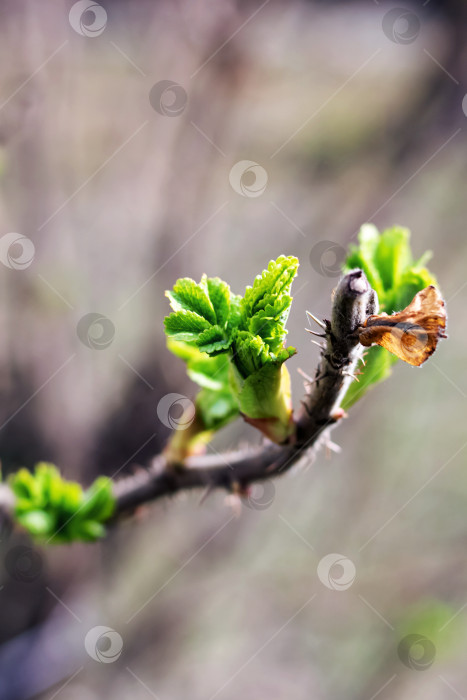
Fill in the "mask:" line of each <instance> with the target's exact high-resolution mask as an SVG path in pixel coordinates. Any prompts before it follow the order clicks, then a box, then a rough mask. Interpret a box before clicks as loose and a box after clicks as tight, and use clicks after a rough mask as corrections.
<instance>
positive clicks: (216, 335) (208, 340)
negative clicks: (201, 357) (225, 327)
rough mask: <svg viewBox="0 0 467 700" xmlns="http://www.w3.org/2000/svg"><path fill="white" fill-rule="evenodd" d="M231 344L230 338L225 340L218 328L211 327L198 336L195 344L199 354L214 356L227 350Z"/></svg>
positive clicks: (220, 329)
mask: <svg viewBox="0 0 467 700" xmlns="http://www.w3.org/2000/svg"><path fill="white" fill-rule="evenodd" d="M231 342H232V341H231V339H230V338H225V336H224V333H223V331H222V328H221V327H220V326H211V327H210V328H207V329H206V330H205V331H203V332H202V333H200V334H199V336H198V340H197V341H196V344H197V346H198V348H199V349H200V350H201V352H205V353H207V354H208V355H215V354H217V353H219V352H224V351H225V350H227V349H228V348H229V347H230V345H231Z"/></svg>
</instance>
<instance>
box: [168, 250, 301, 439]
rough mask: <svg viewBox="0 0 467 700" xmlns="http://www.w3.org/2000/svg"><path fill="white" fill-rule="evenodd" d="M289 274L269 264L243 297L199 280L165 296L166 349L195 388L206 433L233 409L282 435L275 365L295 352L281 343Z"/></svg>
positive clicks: (287, 268) (292, 268)
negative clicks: (167, 311)
mask: <svg viewBox="0 0 467 700" xmlns="http://www.w3.org/2000/svg"><path fill="white" fill-rule="evenodd" d="M297 268H298V260H297V258H294V257H291V256H289V257H285V256H280V257H279V258H278V259H277V260H275V261H274V260H272V261H271V262H270V263H269V265H268V267H267V269H266V270H264V271H263V273H262V274H261V275H258V276H257V277H256V279H255V281H254V282H253V285H252V286H251V287H247V288H246V290H245V294H244V296H243V297H242V296H239V295H236V294H233V293H232V292H231V290H230V287H229V285H228V284H227V283H226V282H223V281H222V280H220V279H219V278H218V277H215V278H208V277H206V275H204V276H203V277H202V279H201V282H200V283H199V284H197V283H196V282H195V281H194V280H192V279H190V278H183V279H179V280H177V282H176V283H175V285H174V288H173V289H172V290H171V291H168V292H166V295H167V297H168V298H169V300H170V304H171V306H172V309H173V313H171V314H170V315H169V316H167V317H166V318H165V321H164V325H165V332H166V334H167V336H168V337H169V338H170V339H171V340H170V341H169V349H170V350H172V352H174V353H175V354H176V355H178V356H179V357H181V358H182V359H184V360H185V362H186V363H187V371H188V374H189V376H190V377H191V378H192V379H193V380H194V381H195V382H197V383H198V384H199V385H200V386H201V387H202V391H201V392H200V394H198V397H197V400H196V404H197V409H199V411H200V413H201V415H202V417H203V422H204V425H205V426H206V427H207V428H209V429H211V428H214V429H217V428H218V427H220V426H221V425H223V424H225V423H226V422H228V421H229V420H231V419H232V418H234V417H235V416H236V415H238V412H239V411H241V412H242V413H244V414H245V415H246V416H247V417H249V418H252V419H257V418H260V419H272V420H275V421H277V424H276V428H277V426H279V429H278V430H276V433H277V434H276V435H275V436H276V437H277V438H279V437H282V438H284V437H286V433H287V430H288V426H289V419H290V407H289V405H288V404H289V400H288V399H289V398H290V397H289V396H288V389H287V387H286V385H287V381H288V375H285V374H284V372H283V368H282V365H283V363H284V362H285V361H286V360H287V359H288V358H289V357H291V356H292V355H294V354H295V352H296V350H295V348H290V347H289V348H285V347H284V341H285V337H286V334H287V330H286V328H285V326H286V322H287V318H288V315H289V311H290V306H291V303H292V297H291V296H290V289H291V286H292V282H293V279H294V277H295V275H296V274H297ZM284 388H285V389H286V390H285V391H284ZM272 437H274V435H272Z"/></svg>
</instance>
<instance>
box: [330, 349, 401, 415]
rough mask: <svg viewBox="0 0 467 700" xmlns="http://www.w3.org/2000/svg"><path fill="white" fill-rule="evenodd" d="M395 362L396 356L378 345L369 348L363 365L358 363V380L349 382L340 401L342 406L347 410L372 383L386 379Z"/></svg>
mask: <svg viewBox="0 0 467 700" xmlns="http://www.w3.org/2000/svg"><path fill="white" fill-rule="evenodd" d="M394 362H397V357H395V355H391V353H389V352H387V350H385V349H384V348H381V347H379V345H374V346H372V347H371V348H369V350H368V352H367V353H366V355H365V366H363V363H361V364H360V366H359V370H360V371H361V372H362V374H361V375H360V376H359V378H358V380H359V381H358V382H352V384H350V386H349V388H348V390H347V393H346V395H345V397H344V400H343V401H342V408H343V409H344V411H347V410H348V409H349V408H350V407H351V406H353V404H354V403H355V402H356V401H358V399H360V398H361V397H362V396H363V395H364V394H365V392H366V391H367V389H369V388H370V386H371V385H372V384H377V383H378V382H382V381H383V380H384V379H387V378H388V377H389V376H390V374H391V367H392V365H393V364H394Z"/></svg>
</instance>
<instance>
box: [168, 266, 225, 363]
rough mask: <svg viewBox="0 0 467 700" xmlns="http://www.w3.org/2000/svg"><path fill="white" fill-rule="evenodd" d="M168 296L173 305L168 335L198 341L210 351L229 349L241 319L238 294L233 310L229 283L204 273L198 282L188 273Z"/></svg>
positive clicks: (178, 281) (199, 345)
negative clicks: (236, 306) (189, 276)
mask: <svg viewBox="0 0 467 700" xmlns="http://www.w3.org/2000/svg"><path fill="white" fill-rule="evenodd" d="M166 296H167V297H168V298H169V300H170V304H171V306H172V308H173V309H174V313H172V314H170V316H167V317H166V318H165V320H164V326H165V332H166V334H167V336H168V337H169V338H173V339H175V340H178V341H183V342H190V343H196V344H197V345H198V347H199V348H200V350H201V351H202V352H206V353H207V354H209V355H216V354H217V353H220V352H227V350H228V349H229V347H230V344H231V342H232V334H233V332H234V330H235V327H236V322H238V320H239V318H238V311H237V309H236V308H235V298H234V299H233V300H234V308H233V309H232V313H231V304H232V297H233V295H231V293H230V288H229V286H228V284H226V283H225V282H223V281H222V280H220V279H219V278H218V277H213V278H208V277H206V275H203V277H202V278H201V282H200V283H199V284H196V282H194V280H192V279H190V278H188V277H186V278H184V279H179V280H177V282H176V284H175V286H174V288H173V290H172V291H167V292H166ZM233 322H234V323H233Z"/></svg>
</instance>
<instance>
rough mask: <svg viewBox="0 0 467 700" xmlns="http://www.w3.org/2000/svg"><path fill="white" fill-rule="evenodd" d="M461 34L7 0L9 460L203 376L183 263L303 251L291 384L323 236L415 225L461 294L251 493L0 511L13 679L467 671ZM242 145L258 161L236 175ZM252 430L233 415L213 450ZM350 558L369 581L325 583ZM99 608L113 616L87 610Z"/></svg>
mask: <svg viewBox="0 0 467 700" xmlns="http://www.w3.org/2000/svg"><path fill="white" fill-rule="evenodd" d="M72 9H73V11H72V13H71V15H70V10H72ZM466 37H467V5H466V3H465V2H463V1H462V0H459V1H458V2H456V1H454V0H448V1H446V2H435V0H431V1H430V0H426V1H425V2H422V1H420V2H413V3H407V2H405V1H404V2H401V3H399V4H398V3H392V2H390V3H386V2H383V0H380V1H378V0H375V1H374V2H372V1H370V0H368V2H350V1H347V2H341V3H339V2H326V3H324V2H305V1H304V0H288V1H287V2H279V0H265V1H263V2H256V1H254V2H253V1H246V0H245V1H240V0H237V1H235V0H219V1H217V2H215V1H214V0H198V1H196V2H190V1H189V0H186V1H184V0H180V1H177V2H173V1H171V0H165V1H159V2H150V1H149V0H148V1H147V2H143V1H139V0H138V1H137V0H132V1H131V2H130V0H125V1H121V2H116V1H111V0H106V1H105V2H104V0H103V1H102V2H101V3H100V4H97V3H92V2H87V3H86V2H84V3H74V4H73V3H72V2H71V0H70V1H67V2H64V1H62V0H43V1H42V2H40V3H38V2H36V1H34V0H20V1H19V2H18V0H10V1H7V0H2V2H1V3H0V66H1V69H0V256H1V261H0V262H1V263H2V264H0V290H1V293H0V386H1V397H2V399H1V401H0V456H1V459H2V464H3V470H4V472H5V473H8V472H10V471H12V470H14V469H16V468H18V467H19V466H22V465H26V466H28V467H32V466H33V465H34V463H35V462H37V461H38V460H41V459H47V460H50V461H53V462H55V463H56V464H58V465H59V466H60V468H61V469H62V471H63V473H64V475H65V476H66V477H68V478H74V479H77V480H79V481H81V482H82V483H89V482H90V481H91V480H92V479H93V478H94V477H95V476H96V475H98V474H102V473H105V474H108V475H117V474H119V475H123V474H125V473H131V471H132V470H133V469H135V465H140V467H143V468H144V466H145V465H147V464H148V462H149V461H150V459H151V457H152V456H153V455H154V454H156V453H157V452H158V451H159V450H160V449H161V448H162V446H163V444H164V441H165V440H166V438H167V435H168V432H169V431H168V429H167V427H166V426H164V425H162V424H161V422H160V421H159V419H158V418H157V404H158V401H159V400H160V398H161V397H162V396H164V395H165V394H167V393H168V392H179V393H181V394H184V395H186V396H188V397H190V396H191V397H192V396H193V395H194V392H195V390H196V389H195V386H194V385H193V384H192V383H191V382H190V381H189V380H188V379H187V378H186V376H185V373H184V367H183V365H182V363H181V361H179V360H177V359H176V358H174V357H172V356H171V355H170V354H169V352H168V351H167V350H166V348H165V341H164V337H163V333H162V319H163V317H164V315H165V314H166V313H167V310H168V304H167V301H166V299H165V298H164V290H165V289H166V288H168V287H170V286H171V285H172V284H173V282H174V280H175V279H176V278H177V277H179V276H192V277H194V278H195V279H199V277H200V276H201V274H202V273H203V272H206V273H207V274H208V275H211V276H215V275H218V276H220V277H222V278H224V279H226V280H227V281H229V282H230V284H231V286H232V288H233V289H234V291H237V292H242V291H243V289H244V287H245V285H246V284H248V283H251V281H252V279H253V278H254V276H255V274H257V273H258V272H260V271H261V270H262V269H263V267H264V266H266V264H267V262H268V261H269V260H270V259H271V258H275V257H277V256H278V255H279V254H281V253H284V254H293V255H297V256H298V257H299V258H300V261H301V266H300V271H299V277H298V279H297V280H296V282H295V283H294V297H295V299H294V304H293V307H292V312H291V317H290V323H289V326H290V334H289V342H290V343H292V344H293V345H295V346H297V347H298V350H299V354H298V355H297V356H296V357H295V358H293V359H292V360H291V361H290V362H289V369H290V370H291V373H292V376H293V383H294V397H295V399H294V400H295V402H296V404H297V405H298V403H299V400H300V395H301V393H302V391H303V387H302V379H301V377H300V376H299V374H298V372H297V369H298V368H299V367H300V368H302V369H303V370H304V371H308V372H312V371H313V369H314V366H315V364H316V362H317V358H318V350H317V348H316V347H315V346H313V345H311V343H310V342H309V336H307V335H306V334H305V332H304V326H305V310H306V309H309V310H310V311H312V312H313V313H315V314H316V315H318V316H321V317H325V316H326V315H327V314H329V309H330V295H331V291H332V289H333V287H334V286H335V284H336V280H337V278H336V276H335V272H334V270H335V259H334V258H333V251H332V250H331V251H328V253H326V255H327V256H328V257H324V256H323V259H322V260H321V259H320V260H318V261H317V260H316V256H315V257H313V255H312V256H311V259H310V253H311V251H312V250H313V248H314V246H315V245H316V244H317V243H319V242H320V241H323V240H326V241H331V242H332V243H334V244H335V246H337V247H335V248H334V252H335V251H336V250H339V246H344V247H345V246H347V244H348V243H349V242H350V241H354V240H355V237H356V233H357V231H358V228H359V226H360V225H361V224H362V223H363V222H365V221H371V222H374V223H375V224H376V225H377V226H378V227H380V228H384V227H387V226H390V225H392V224H396V223H397V224H401V225H404V226H407V227H409V228H410V229H411V230H412V246H413V250H414V254H415V255H416V256H418V255H421V254H422V253H423V252H424V251H425V250H427V249H431V250H432V251H433V253H434V257H433V260H432V262H431V264H430V267H431V269H432V270H433V271H434V272H435V274H436V275H437V277H438V280H439V284H440V287H441V289H442V291H443V294H444V297H445V299H446V300H447V308H448V314H449V322H448V332H449V340H448V341H445V342H443V343H441V345H440V347H439V350H438V352H437V353H436V355H435V356H434V357H433V358H432V359H431V361H430V362H428V363H427V364H426V366H424V367H423V368H422V369H414V368H411V367H409V366H407V365H404V366H402V363H399V364H398V365H397V366H396V368H395V370H394V372H393V376H392V377H391V379H390V380H388V381H387V382H386V383H385V384H383V385H379V386H378V387H376V388H374V389H373V390H372V391H371V392H370V393H368V394H367V395H366V396H365V398H364V399H363V400H362V401H361V402H360V403H359V404H357V405H356V406H355V407H354V408H353V409H352V411H351V415H350V417H349V419H348V420H347V421H345V423H344V424H343V425H341V426H339V429H338V430H336V431H335V432H334V433H333V439H334V440H335V441H336V442H338V443H339V445H340V446H341V447H342V452H341V453H340V454H333V455H332V458H330V459H327V458H326V455H325V454H324V453H323V454H320V455H319V458H318V459H317V460H316V462H315V463H314V464H313V465H312V466H311V467H309V468H308V469H306V470H303V471H301V472H296V473H292V474H290V475H288V476H286V477H284V478H282V479H280V480H278V481H276V482H274V484H269V485H268V486H267V488H266V489H264V490H263V489H261V488H260V487H258V488H259V490H255V491H254V492H253V499H252V502H251V503H250V505H249V506H248V507H243V511H242V514H241V516H240V517H236V516H235V514H234V510H233V509H232V504H231V503H230V502H229V501H228V499H227V500H226V497H225V494H221V493H219V494H213V495H211V496H210V497H209V498H208V499H207V500H206V501H204V502H203V503H202V504H200V498H201V495H202V494H190V495H187V496H180V497H177V498H175V499H172V500H168V501H165V502H160V503H157V504H154V505H152V506H148V507H147V508H146V509H145V510H144V512H141V513H140V514H138V515H137V516H136V517H135V518H133V519H131V520H128V521H127V522H125V523H123V524H121V526H119V527H118V528H116V529H114V530H113V531H112V532H111V533H110V535H109V537H108V538H107V539H106V540H105V541H103V542H101V543H99V544H96V545H81V544H74V545H72V546H68V547H64V546H62V547H56V548H52V549H40V548H38V549H35V550H34V554H32V553H31V551H30V550H29V547H30V546H31V543H30V542H29V541H28V540H27V538H25V537H24V536H22V535H19V534H15V535H14V536H13V537H11V538H9V539H6V538H4V539H3V541H2V542H1V543H0V548H1V549H0V551H1V553H0V566H1V569H0V576H1V582H0V585H1V588H0V698H1V699H2V700H20V699H23V698H24V699H26V698H33V697H37V698H44V699H49V700H52V698H67V700H69V699H71V700H94V699H96V700H97V698H101V697H103V696H104V694H105V695H108V696H111V697H112V698H116V699H119V698H122V699H123V698H127V697H128V696H129V695H131V696H132V697H135V698H141V699H144V698H150V697H153V698H160V700H168V699H169V698H170V699H171V700H176V699H178V698H185V697H187V696H188V697H190V698H192V699H193V700H197V699H198V698H199V699H200V700H201V699H203V700H206V699H207V700H214V698H220V699H223V700H228V699H234V698H237V697H242V698H245V700H249V699H250V698H251V699H253V698H258V697H260V698H261V697H268V696H272V697H276V698H289V697H293V698H297V699H298V698H307V699H308V698H310V697H312V698H314V699H315V700H321V699H322V700H333V699H334V698H337V697H345V698H349V699H350V698H352V699H355V700H370V699H372V698H375V697H378V698H379V699H381V700H384V699H385V698H393V697H398V698H404V699H405V698H410V699H411V700H413V699H414V698H423V699H424V700H429V698H437V699H439V698H443V699H444V698H446V700H450V698H455V697H464V696H466V695H467V668H466V664H465V656H466V653H467V637H466V634H465V628H466V622H467V556H466V551H467V477H466V471H465V463H466V445H467V443H466V437H465V432H466V431H465V416H466V411H465V407H466V395H467V381H466V375H465V343H466V340H467V332H466V329H465V324H464V318H465V304H466V298H467V279H466V272H465V270H466V232H467V231H466V220H467V197H466V183H467V159H466V147H467V95H466V93H467V60H466V59H467V43H466V41H465V40H466ZM161 81H171V82H172V83H173V84H175V88H174V85H172V87H170V85H168V84H167V83H163V84H162V82H161ZM164 90H165V91H164ZM150 98H151V99H150ZM243 160H247V161H252V162H254V163H256V164H258V167H259V168H260V170H256V171H254V174H253V175H251V172H250V173H246V174H245V176H244V178H243V179H242V178H240V180H239V181H238V182H237V188H236V189H237V191H235V187H233V186H232V184H231V183H230V181H229V173H230V171H231V169H232V167H233V166H234V165H235V164H236V163H237V162H239V161H243ZM254 167H256V166H254ZM255 174H256V176H257V177H259V176H261V177H262V178H263V181H264V179H265V177H267V184H266V187H263V185H264V182H263V184H261V186H259V189H258V188H257V190H256V191H255V195H258V196H250V195H251V191H252V189H251V188H253V189H254V185H255V182H256V184H257V185H258V183H259V182H260V179H256V180H255ZM265 174H266V175H265ZM242 187H243V188H244V192H243V195H245V192H246V196H242V194H241V193H239V192H238V189H240V190H241V188H242ZM258 192H259V194H258ZM12 232H15V233H16V234H17V235H16V237H14V236H13V237H12V236H11V235H10V236H8V234H12ZM24 237H26V238H24ZM31 242H32V247H31ZM88 314H94V316H92V317H91V316H88ZM83 318H84V319H85V320H84V321H83V320H82V319H83ZM99 319H100V320H99ZM80 323H81V325H78V324H80ZM86 324H87V325H86ZM83 328H84V330H83ZM96 346H97V347H96ZM246 443H255V444H257V443H258V437H257V435H256V434H255V432H254V431H253V430H252V429H250V428H248V427H247V426H245V425H243V424H242V423H240V422H238V423H236V424H235V425H234V426H231V427H229V428H228V429H226V430H224V431H223V432H222V433H221V434H220V435H219V436H218V437H217V438H216V440H215V443H214V446H213V447H212V448H209V449H215V450H217V451H219V450H223V449H235V447H237V446H238V445H242V444H246ZM21 548H23V549H21ZM24 548H26V549H24ZM332 553H337V554H339V555H340V556H341V558H342V561H343V562H344V565H345V566H344V568H341V569H339V563H337V564H336V565H335V567H334V569H332V570H331V573H330V578H329V581H328V583H329V586H326V585H323V583H322V582H321V580H320V578H319V576H318V574H317V567H318V563H319V562H320V560H321V559H322V558H323V557H324V556H326V555H328V554H332ZM347 559H349V560H350V561H351V563H352V564H353V565H354V567H355V581H354V582H353V583H352V585H345V586H343V590H332V589H331V588H332V585H337V584H335V583H334V584H333V581H334V582H336V581H338V580H339V579H340V576H342V575H343V572H345V571H347V572H348V571H349V566H350V565H349V564H348V562H347ZM342 561H341V563H342ZM336 567H337V569H336ZM346 567H347V568H346ZM350 571H351V572H352V567H350ZM346 575H348V574H346ZM351 578H352V576H351ZM98 626H103V627H108V628H111V629H112V630H115V632H116V634H113V633H109V634H110V636H109V634H107V636H105V633H104V632H102V631H101V632H98V633H96V634H97V636H96V634H94V637H92V635H91V637H89V636H88V637H86V635H87V634H88V632H89V630H93V629H94V628H95V627H98ZM99 634H104V637H103V638H101V639H100V641H99V642H96V639H97V637H98V636H99ZM112 634H113V636H112ZM85 639H87V640H88V641H87V643H86V646H85ZM90 640H91V641H90ZM120 640H121V641H122V643H123V647H122V653H121V655H120V656H118V650H119V644H120V643H121V642H120ZM93 644H94V645H95V646H94V651H93V648H91V647H92V645H93ZM96 644H97V646H96ZM90 645H91V646H90ZM90 649H91V651H90ZM96 649H97V651H95V650H96ZM112 649H115V650H116V651H115V654H114V656H115V658H114V659H113V662H112V663H99V662H98V658H99V654H101V656H102V654H104V656H105V654H107V657H106V658H107V660H108V657H109V654H110V656H111V653H112ZM109 650H110V651H109ZM98 651H99V654H98ZM93 654H94V658H92V656H93ZM117 657H118V658H117Z"/></svg>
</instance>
